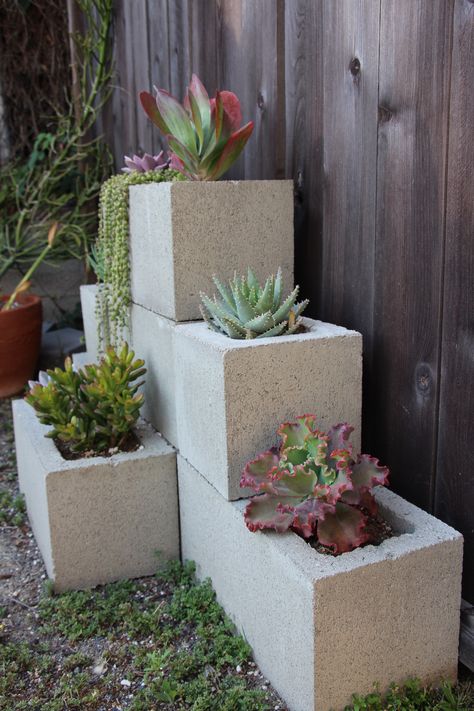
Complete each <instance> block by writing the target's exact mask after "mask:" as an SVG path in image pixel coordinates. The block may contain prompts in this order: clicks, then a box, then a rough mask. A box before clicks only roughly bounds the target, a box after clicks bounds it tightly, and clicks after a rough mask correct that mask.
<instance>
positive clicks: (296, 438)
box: [277, 415, 316, 450]
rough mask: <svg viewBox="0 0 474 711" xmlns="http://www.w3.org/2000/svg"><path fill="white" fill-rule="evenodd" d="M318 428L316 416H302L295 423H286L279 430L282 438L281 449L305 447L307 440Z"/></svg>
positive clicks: (278, 432)
mask: <svg viewBox="0 0 474 711" xmlns="http://www.w3.org/2000/svg"><path fill="white" fill-rule="evenodd" d="M315 428H316V415H300V416H299V417H297V418H296V421H295V422H284V423H283V424H282V425H280V427H279V428H278V430H277V434H278V436H279V437H281V440H282V443H281V449H282V450H284V449H286V448H287V447H303V446H304V445H305V439H306V437H307V436H308V435H309V434H312V433H313V432H314V430H315Z"/></svg>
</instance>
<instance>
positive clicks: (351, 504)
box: [240, 415, 389, 554]
mask: <svg viewBox="0 0 474 711" xmlns="http://www.w3.org/2000/svg"><path fill="white" fill-rule="evenodd" d="M352 430H353V428H352V427H350V426H349V425H348V424H346V423H341V424H338V425H335V426H334V427H332V428H331V429H330V430H329V432H327V433H325V432H322V431H320V430H318V429H317V428H316V417H315V416H314V415H302V416H301V417H298V418H297V419H296V421H295V422H286V423H284V424H282V425H281V426H280V428H279V429H278V435H279V436H280V438H281V444H280V447H279V448H276V447H275V448H273V449H270V450H268V451H267V452H263V454H260V456H258V457H257V458H256V459H254V460H253V461H251V462H248V464H247V465H246V467H245V469H244V471H243V473H242V478H241V481H240V486H242V487H250V488H252V489H253V490H254V491H256V492H257V494H259V496H254V497H253V498H252V499H251V501H250V503H249V504H248V505H247V507H246V510H245V523H246V524H247V527H248V528H249V529H250V530H251V531H258V530H261V529H267V528H269V529H274V530H275V531H278V532H280V533H281V532H284V531H287V530H289V529H292V530H294V531H295V532H297V533H299V534H300V535H301V536H303V537H304V538H310V537H313V536H314V537H315V538H316V539H317V540H318V541H319V542H320V543H321V544H322V545H324V546H326V547H328V548H330V549H331V550H332V551H333V552H334V553H335V554H339V553H345V552H347V551H350V550H352V549H354V548H357V547H358V546H361V545H363V544H364V543H367V542H368V541H369V534H368V532H367V531H366V525H367V515H366V513H368V514H370V515H372V516H375V515H376V514H377V504H376V501H375V499H374V496H373V494H372V491H371V490H372V489H373V487H374V486H378V485H386V484H387V483H388V475H389V472H388V469H387V468H386V467H382V466H380V465H379V462H378V460H377V459H375V458H374V457H371V456H369V455H368V454H360V455H358V456H354V455H353V451H352V445H351V444H350V443H349V441H348V440H349V436H350V434H351V432H352Z"/></svg>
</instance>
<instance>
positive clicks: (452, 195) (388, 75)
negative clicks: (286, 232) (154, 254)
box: [104, 0, 474, 602]
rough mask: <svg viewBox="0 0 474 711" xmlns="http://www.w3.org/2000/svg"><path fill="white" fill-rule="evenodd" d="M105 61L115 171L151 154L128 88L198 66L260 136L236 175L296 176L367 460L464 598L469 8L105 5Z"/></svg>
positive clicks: (204, 0)
mask: <svg viewBox="0 0 474 711" xmlns="http://www.w3.org/2000/svg"><path fill="white" fill-rule="evenodd" d="M115 52H116V66H117V71H118V80H117V84H118V87H117V89H116V91H115V93H114V96H113V99H112V101H111V103H110V106H109V109H108V111H107V114H106V115H105V116H104V126H105V132H106V134H107V137H108V140H109V142H110V144H111V145H112V146H113V151H114V155H115V157H116V161H117V166H120V165H121V164H122V156H123V154H124V153H127V154H130V153H133V152H137V151H140V150H147V151H152V150H154V151H156V150H157V149H158V147H159V143H160V141H159V136H158V132H157V131H156V130H155V129H154V128H153V127H152V126H151V124H150V123H149V122H148V121H147V119H146V118H145V116H144V115H143V113H142V111H141V109H140V107H139V105H138V102H137V92H138V91H139V90H140V89H142V88H147V89H149V88H150V87H151V86H152V84H153V83H155V84H157V85H159V86H161V87H164V88H168V89H169V90H170V91H171V92H172V93H174V94H176V95H178V96H180V97H182V95H183V92H184V88H185V86H186V84H187V82H188V81H189V79H190V75H191V72H192V71H195V72H196V73H198V74H199V76H200V77H201V78H202V80H203V81H204V83H205V84H206V86H207V88H208V89H209V91H214V90H215V89H216V88H225V89H231V90H233V91H235V92H236V93H237V94H238V96H239V97H240V99H241V101H242V104H243V110H244V119H245V120H249V119H251V118H252V119H254V120H255V123H256V127H255V131H254V135H253V137H252V139H251V141H250V143H249V145H248V146H247V148H246V151H245V154H244V156H243V157H242V158H241V159H240V161H239V164H238V165H237V167H235V168H234V169H233V170H232V172H231V174H230V177H239V178H285V177H289V178H293V179H294V184H295V244H296V272H297V278H298V281H299V283H300V284H301V286H302V289H303V293H304V295H305V296H308V297H309V298H310V299H311V311H312V315H313V316H316V317H318V318H321V319H323V320H327V321H332V322H335V323H339V324H342V325H344V326H348V327H350V328H355V329H357V330H359V331H361V332H362V333H363V335H364V344H365V345H364V359H365V360H364V369H365V376H364V446H365V449H366V450H367V451H369V452H371V453H374V454H376V455H377V456H379V457H380V458H381V460H382V461H383V462H385V463H386V464H388V465H389V466H390V468H391V470H392V485H393V487H394V489H395V490H397V491H398V492H400V493H401V494H402V495H403V496H405V497H407V498H408V499H410V500H411V501H413V502H415V503H416V504H418V505H420V506H421V507H423V508H425V509H427V510H429V511H433V512H434V513H435V514H436V515H438V516H439V517H441V518H442V519H444V520H445V521H447V522H448V523H450V524H452V525H453V526H455V527H456V528H458V529H459V530H460V531H462V532H463V534H464V536H465V538H466V557H465V579H464V596H465V597H466V598H467V599H470V600H471V601H472V602H474V464H473V463H472V462H471V461H470V447H471V446H472V444H473V439H474V438H473V434H472V427H473V425H474V241H473V236H474V199H473V195H474V175H473V170H474V169H473V166H474V79H473V77H474V71H473V68H474V3H473V2H472V0H286V1H285V0H168V1H167V0H116V31H115ZM315 408H316V409H317V403H315Z"/></svg>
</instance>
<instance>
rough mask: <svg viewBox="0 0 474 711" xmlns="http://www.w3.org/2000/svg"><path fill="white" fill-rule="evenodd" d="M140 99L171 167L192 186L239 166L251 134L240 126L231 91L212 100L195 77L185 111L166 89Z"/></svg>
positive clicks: (144, 93)
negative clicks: (163, 140)
mask: <svg viewBox="0 0 474 711" xmlns="http://www.w3.org/2000/svg"><path fill="white" fill-rule="evenodd" d="M155 92H156V96H155V97H153V96H152V94H150V93H149V92H148V91H142V92H141V93H140V101H141V104H142V106H143V110H144V111H145V113H146V114H147V116H148V117H149V118H150V119H151V121H152V122H153V123H154V124H155V126H157V127H158V128H159V129H160V131H161V132H162V133H163V135H164V136H165V138H166V139H167V141H168V145H169V148H170V156H171V167H172V168H174V169H175V170H178V171H179V172H180V173H182V174H183V175H185V176H186V177H187V178H190V179H191V180H217V179H218V178H220V177H221V176H222V175H223V174H224V173H225V172H226V171H227V170H229V168H230V166H231V165H232V163H234V161H236V160H237V158H238V157H239V155H240V153H241V152H242V150H243V148H244V146H245V144H246V143H247V141H248V139H249V138H250V135H251V133H252V130H253V121H249V122H248V123H246V124H245V126H241V125H240V124H241V122H242V112H241V110H240V102H239V100H238V98H237V97H236V95H235V94H233V93H232V92H231V91H218V92H216V96H215V98H214V99H210V98H209V95H208V93H207V91H206V89H205V87H204V85H203V84H202V82H201V81H200V80H199V79H198V77H197V76H196V75H195V74H193V75H192V79H191V83H190V85H189V87H188V91H187V94H186V97H185V99H184V101H183V104H182V105H181V104H180V103H179V101H178V100H177V99H175V98H174V96H171V94H169V93H168V92H167V91H165V90H164V89H158V88H157V87H155Z"/></svg>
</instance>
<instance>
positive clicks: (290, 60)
mask: <svg viewBox="0 0 474 711" xmlns="http://www.w3.org/2000/svg"><path fill="white" fill-rule="evenodd" d="M322 17H323V3H322V1H321V0H294V1H293V2H287V3H286V4H285V133H286V156H285V176H286V177H288V178H293V180H294V186H295V188H294V189H295V235H294V239H295V281H296V283H298V284H299V285H300V287H301V293H302V295H303V296H304V297H305V298H309V299H310V305H309V307H308V314H309V315H311V316H314V317H318V314H319V306H320V302H321V279H322V238H323V223H322V203H323V186H324V180H323V158H322V157H323V102H322V86H323V71H322V70H323V24H322Z"/></svg>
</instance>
